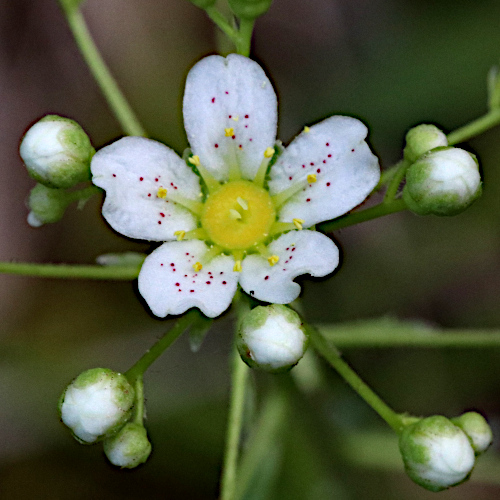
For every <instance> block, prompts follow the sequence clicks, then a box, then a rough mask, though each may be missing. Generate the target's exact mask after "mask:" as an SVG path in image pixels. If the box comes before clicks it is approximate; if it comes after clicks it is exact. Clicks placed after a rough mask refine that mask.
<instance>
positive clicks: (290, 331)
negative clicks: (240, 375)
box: [237, 304, 309, 372]
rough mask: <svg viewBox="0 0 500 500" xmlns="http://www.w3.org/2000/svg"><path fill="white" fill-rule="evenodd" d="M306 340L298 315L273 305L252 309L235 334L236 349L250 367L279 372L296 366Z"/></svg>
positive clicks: (288, 309)
mask: <svg viewBox="0 0 500 500" xmlns="http://www.w3.org/2000/svg"><path fill="white" fill-rule="evenodd" d="M308 343H309V337H308V335H307V334H306V332H305V330H304V328H303V326H302V321H301V319H300V317H299V315H298V314H297V313H296V312H295V311H293V310H292V309H290V308H289V307H286V306H283V305H280V304H272V305H270V306H258V307H256V308H254V309H252V310H251V311H250V312H249V313H248V314H247V315H246V316H245V317H244V319H243V321H242V323H241V326H240V328H239V331H238V338H237V347H238V351H239V353H240V356H241V358H242V359H243V361H244V362H245V363H247V364H248V365H249V366H250V367H251V368H258V369H261V370H266V371H270V372H282V371H286V370H289V369H290V368H292V367H293V366H295V365H296V364H297V363H298V362H299V360H300V359H301V358H302V356H303V355H304V353H305V352H306V349H307V346H308Z"/></svg>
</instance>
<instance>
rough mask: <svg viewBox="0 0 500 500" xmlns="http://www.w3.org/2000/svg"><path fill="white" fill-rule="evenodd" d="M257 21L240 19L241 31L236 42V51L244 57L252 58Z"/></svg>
mask: <svg viewBox="0 0 500 500" xmlns="http://www.w3.org/2000/svg"><path fill="white" fill-rule="evenodd" d="M254 24H255V19H240V31H239V33H238V35H239V36H238V38H237V40H236V51H237V52H238V54H241V55H242V56H245V57H249V56H250V47H251V43H252V32H253V26H254Z"/></svg>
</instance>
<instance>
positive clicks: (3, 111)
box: [0, 0, 500, 500]
mask: <svg viewBox="0 0 500 500" xmlns="http://www.w3.org/2000/svg"><path fill="white" fill-rule="evenodd" d="M83 10H84V14H85V17H86V19H87V21H88V23H89V26H90V29H91V31H92V33H93V35H94V37H95V40H96V42H97V44H98V45H99V47H100V48H101V50H102V53H103V55H104V57H105V59H106V60H107V62H108V63H109V65H110V67H111V69H112V71H113V72H114V74H115V76H116V77H117V79H118V81H119V82H120V84H121V86H122V88H123V90H124V92H125V94H126V95H127V96H128V98H129V100H130V102H131V103H132V105H133V107H134V108H135V109H136V111H137V113H138V115H139V117H140V118H141V120H142V122H143V124H144V125H145V127H146V129H147V130H148V131H149V132H150V134H151V136H152V137H154V138H156V139H159V140H161V141H163V142H165V143H166V144H168V145H170V146H171V147H173V148H174V149H176V150H177V151H178V152H182V150H183V148H185V147H186V145H187V144H186V139H185V135H184V131H183V128H182V114H181V111H182V110H181V98H182V92H183V84H184V78H185V75H186V74H187V71H188V70H189V68H190V67H191V66H192V65H193V64H194V62H196V61H197V60H199V59H200V58H201V57H203V56H204V55H207V54H209V53H213V52H214V51H215V50H216V46H217V40H218V38H219V35H218V34H217V32H216V30H215V28H214V27H213V26H212V24H211V23H210V21H209V20H208V19H207V18H206V16H205V15H204V13H203V12H202V11H200V10H198V9H197V8H196V7H194V6H193V5H191V4H190V3H189V2H188V1H187V0H163V1H161V0H148V1H140V0H101V1H98V0H88V1H87V2H86V4H85V6H84V9H83ZM499 26H500V2H498V1H493V0H491V1H482V2H468V1H465V0H454V1H451V0H449V1H435V0H434V1H431V0H419V1H415V0H413V1H412V0H308V1H301V0H275V1H274V4H273V5H272V7H271V9H270V10H269V12H268V14H267V15H265V16H264V17H262V18H261V19H260V20H259V21H258V22H257V25H256V29H255V36H254V52H253V56H254V57H255V58H256V59H257V60H258V61H259V62H260V63H261V64H262V65H263V66H264V67H265V68H266V71H267V72H268V74H269V75H270V77H271V78H272V80H273V82H274V84H275V88H276V91H277V93H278V96H279V102H280V132H279V136H280V138H281V139H282V140H283V141H284V142H285V143H286V142H288V141H290V139H291V138H292V137H293V136H294V134H296V133H297V132H298V131H299V130H300V129H301V128H302V127H303V125H304V124H311V123H314V122H316V121H318V120H320V119H322V118H324V117H326V116H328V115H331V114H335V113H342V114H349V115H353V116H357V117H359V118H360V119H362V120H363V121H364V122H365V123H367V124H368V126H369V128H370V136H369V139H370V142H371V145H372V148H373V150H374V151H375V152H376V153H377V154H378V155H379V157H380V158H381V164H382V166H383V167H388V166H390V165H392V164H393V163H394V162H395V161H397V160H398V159H399V158H400V155H401V147H402V144H403V138H404V134H405V133H406V131H407V129H409V128H410V127H411V126H413V125H415V124H418V123H422V122H430V123H435V124H437V125H439V126H441V127H443V129H445V130H446V131H450V130H453V129H454V128H456V127H458V126H460V125H462V124H464V123H467V122H468V121H470V120H472V119H473V118H476V117H477V116H479V115H481V114H483V113H484V112H485V111H486V104H485V103H486V85H485V80H486V73H487V71H488V69H489V68H490V67H491V66H492V65H494V64H497V63H498V62H499V59H500V29H499ZM47 113H57V114H61V115H65V116H69V117H71V118H73V119H75V120H77V121H78V122H79V123H80V124H81V125H82V126H83V127H84V128H85V129H86V130H87V132H88V133H89V135H90V136H91V138H92V140H93V143H94V145H95V146H96V147H101V146H102V145H104V144H106V143H108V142H110V141H112V140H114V139H115V138H117V137H118V136H120V133H121V132H120V128H119V126H118V124H117V123H116V121H115V120H114V118H113V116H112V115H111V113H110V112H109V110H108V107H107V105H106V102H105V101H104V99H103V98H102V96H101V95H100V93H99V90H98V88H97V87H96V84H95V83H94V82H93V80H92V78H91V76H90V74H89V72H88V70H87V69H86V67H85V65H84V63H83V61H82V60H81V58H80V56H79V54H78V51H77V49H76V47H75V45H74V43H73V41H72V38H71V35H70V32H69V30H68V28H67V26H66V23H65V20H64V18H63V16H62V14H61V12H60V11H59V9H58V6H57V4H56V1H55V0H37V1H36V2H32V1H30V0H17V1H4V2H2V4H1V5H0V117H1V119H0V153H1V158H2V163H1V167H0V168H1V172H2V182H0V208H1V210H2V217H1V218H0V260H12V259H15V260H20V261H36V262H70V263H73V262H74V263H91V262H93V261H94V259H95V257H96V256H98V255H100V254H102V253H106V252H116V251H123V250H135V251H147V250H148V246H147V245H145V244H143V243H140V242H133V241H128V240H125V239H124V238H122V237H120V236H118V235H117V234H115V233H113V231H111V230H110V229H109V227H107V226H106V224H105V223H104V221H103V220H102V218H101V216H100V213H99V208H100V201H99V200H97V199H95V200H92V201H91V202H89V203H88V205H87V206H86V207H85V209H84V210H83V211H76V210H74V209H71V210H69V211H68V213H67V216H66V217H65V218H64V219H63V221H62V222H60V223H58V224H54V225H52V226H46V227H42V228H40V229H36V230H35V229H32V228H30V227H29V226H28V225H27V223H26V215H27V210H26V208H25V199H26V197H27V194H28V192H29V189H30V188H31V187H32V185H33V184H34V183H33V181H31V180H30V179H29V178H28V176H27V174H26V173H25V171H24V170H23V166H22V163H21V161H20V159H19V157H18V146H19V141H20V138H21V137H22V135H23V133H24V132H25V130H26V129H27V128H28V127H29V125H30V124H31V123H33V122H34V121H36V120H37V119H38V118H40V117H41V116H43V115H44V114H47ZM499 138H500V129H494V130H492V131H490V132H488V133H487V134H484V135H483V136H481V137H480V138H477V139H474V140H472V141H471V142H470V143H469V144H467V146H466V147H467V148H468V149H469V150H471V151H473V152H475V153H476V154H477V155H478V156H479V157H480V159H481V164H482V169H483V175H484V195H483V197H482V198H481V199H480V200H479V201H478V202H477V203H475V204H474V205H473V207H472V208H471V209H470V210H468V211H467V212H466V213H464V214H462V215H460V216H457V217H454V218H449V219H447V218H446V219H445V218H434V217H428V218H423V217H417V216H414V215H412V214H409V213H403V214H398V215H392V216H389V217H386V218H384V219H380V220H376V221H372V222H369V223H365V224H363V225H361V226H355V227H351V228H348V229H344V230H342V231H338V232H336V233H335V235H334V237H335V239H336V241H337V243H338V244H339V245H341V248H342V250H343V264H342V266H341V268H340V270H339V271H338V272H337V273H336V274H335V275H334V276H332V277H330V278H329V279H327V280H322V281H321V282H316V283H313V282H312V281H311V280H304V281H303V284H304V286H303V289H304V294H303V296H304V307H305V311H306V316H307V317H308V318H309V319H310V320H311V321H316V322H322V323H338V322H343V321H350V320H355V319H363V318H375V317H380V316H384V315H393V316H396V317H399V318H403V319H404V318H408V319H420V320H423V321H425V322H427V323H428V324H429V325H436V326H443V327H450V328H453V327H456V328H493V329H499V325H500V307H499V299H500V259H499V257H500V220H499V217H498V212H499V208H500V173H499V167H498V166H499V160H500V141H499ZM0 298H1V300H0V315H1V318H0V342H1V348H0V382H1V383H0V401H1V404H0V443H1V445H0V494H1V495H2V496H3V497H4V498H16V499H17V498H19V499H23V498H37V499H38V498H39V499H45V498H47V499H48V498H50V499H90V498H92V499H101V498H102V499H104V498H106V499H115V498H116V499H118V498H119V499H128V498H130V499H132V498H165V497H166V498H172V499H212V498H215V497H216V495H217V488H218V477H219V472H220V463H221V456H222V447H223V442H224V429H225V424H226V413H227V400H228V399H227V398H228V389H229V368H228V353H229V350H230V347H229V346H230V339H231V328H232V323H231V320H230V318H222V319H221V320H219V321H217V323H216V324H215V326H214V328H213V329H212V331H211V333H210V334H209V337H208V338H207V340H206V342H205V343H204V345H203V347H202V349H201V351H200V352H199V353H197V354H193V353H191V351H190V350H189V345H188V342H187V339H186V338H183V339H181V340H180V341H179V342H178V343H177V344H176V345H175V346H174V347H173V348H172V349H171V350H169V351H168V352H167V353H166V354H165V355H164V356H163V358H162V359H161V360H160V361H158V362H157V363H156V364H155V365H154V366H153V367H152V369H151V370H150V371H149V372H148V373H147V375H146V378H145V382H146V397H147V411H148V420H147V427H148V431H149V434H150V437H151V440H152V442H153V448H154V451H153V454H152V455H151V457H150V460H149V462H148V463H147V464H146V465H145V466H143V467H142V468H140V469H138V470H136V471H119V470H116V469H115V468H113V467H111V466H110V465H108V464H107V463H106V461H105V459H104V457H103V455H102V451H101V448H100V447H99V446H93V447H84V446H81V445H78V444H77V443H76V442H75V441H74V440H73V439H72V438H71V437H70V435H69V433H68V432H67V430H66V429H64V428H63V426H62V425H61V424H60V423H59V422H58V417H57V413H56V402H57V398H58V396H59V394H60V392H61V391H62V389H63V388H64V386H65V385H66V384H67V383H68V382H69V381H70V380H71V379H72V378H73V377H74V376H76V375H77V374H78V373H79V372H81V371H83V370H84V369H87V368H90V367H94V366H107V367H111V368H113V369H116V370H118V371H123V370H126V369H127V368H128V367H129V366H130V365H131V364H132V363H133V362H134V361H135V360H136V359H137V358H138V357H139V356H140V355H141V354H142V353H143V352H144V351H145V350H146V349H148V347H149V346H150V345H151V344H152V343H153V342H154V341H155V340H156V339H157V338H159V337H160V336H161V335H162V334H163V332H165V331H166V330H167V329H168V328H169V327H170V324H171V323H170V321H168V320H167V321H160V320H158V319H154V318H153V317H152V316H151V315H150V314H149V313H148V311H147V309H146V308H145V307H144V306H143V304H142V303H141V302H140V301H139V300H138V297H137V293H136V289H135V285H134V284H130V283H98V282H95V283H94V282H78V281H63V280H60V281H56V280H40V279H33V278H24V277H11V276H0ZM345 355H346V358H347V359H348V360H349V361H350V363H351V364H352V365H353V366H354V367H355V368H356V369H357V371H358V372H359V373H360V374H361V375H362V376H363V377H364V378H365V379H366V380H367V381H368V382H369V383H370V384H371V385H372V386H373V387H374V388H375V389H376V390H377V391H378V392H379V393H380V394H381V395H382V396H383V397H384V398H386V400H387V401H388V402H389V403H390V404H391V405H392V406H393V407H394V408H395V409H396V410H398V411H408V412H411V413H414V414H417V415H427V414H435V413H442V414H444V415H447V416H450V417H451V416H455V415H458V414H459V413H461V412H463V411H464V410H466V409H480V410H481V411H483V412H484V413H485V414H486V415H487V416H488V419H489V421H490V424H491V425H492V427H493V430H494V432H495V433H496V435H497V436H498V435H500V400H499V397H498V396H499V393H500V350H496V349H483V350H479V349H477V350H476V349H467V350H466V349H461V350H424V349H401V348H399V349H378V350H377V349H351V350H346V351H345ZM304 363H306V362H304ZM319 366H320V371H321V373H322V374H323V377H324V378H323V381H322V383H321V384H320V385H319V386H315V389H314V390H310V391H306V393H305V394H304V393H299V392H298V391H296V390H294V389H290V390H289V391H288V392H289V397H290V401H291V402H290V405H289V408H288V413H287V415H286V418H285V422H286V423H284V424H283V426H282V429H281V432H280V433H279V436H276V437H275V439H274V440H270V442H269V454H268V456H267V457H266V459H265V460H263V461H262V471H261V473H260V474H259V476H258V478H257V479H258V480H256V481H255V483H254V486H253V488H252V494H251V495H248V496H247V497H245V498H248V499H250V498H255V499H262V500H266V499H282V498H290V499H298V500H302V499H330V498H335V499H360V498H362V499H367V500H371V499H374V500H378V499H384V500H385V499H387V500H391V499H409V500H417V499H418V500H420V499H423V500H425V499H430V498H432V497H433V496H434V495H435V494H432V493H429V492H426V491H425V490H422V489H421V488H419V487H418V486H416V485H414V484H413V483H412V482H411V481H410V480H409V479H408V478H407V477H406V476H405V475H404V473H403V472H402V465H401V464H400V462H399V458H398V454H397V446H396V443H395V441H394V439H393V438H392V437H391V436H390V434H386V433H384V431H385V430H386V429H385V427H384V425H383V423H382V422H381V421H380V420H379V418H378V417H377V416H376V415H375V414H374V413H373V412H372V411H371V410H370V409H369V408H367V407H366V406H365V405H364V403H362V402H361V401H359V399H358V398H357V397H356V396H355V395H354V394H353V393H352V392H351V390H350V389H349V388H348V387H346V385H345V384H344V383H343V382H342V381H341V380H340V379H339V378H338V377H337V376H336V375H335V374H334V373H333V372H330V371H328V370H326V369H324V367H323V366H322V365H321V364H320V365H319ZM253 381H254V384H255V387H257V388H258V391H257V396H256V400H257V404H258V402H259V398H260V394H262V392H264V391H265V390H269V388H270V387H272V386H273V385H274V384H275V382H276V380H274V379H273V377H269V376H263V375H258V376H254V379H253ZM286 383H289V381H288V382H286V381H285V385H286ZM288 392H287V394H288ZM499 451H500V447H499V446H498V444H496V445H495V444H494V445H493V449H492V450H490V451H489V452H488V454H489V455H490V458H492V457H494V456H495V455H496V456H497V457H498V454H499ZM486 458H487V457H485V463H487V462H486ZM480 465H481V464H480ZM484 471H486V469H484ZM486 472H488V471H486ZM486 472H485V473H483V474H480V473H479V468H478V474H477V476H478V477H477V478H475V475H474V474H473V476H472V480H471V481H470V482H469V483H467V484H465V485H463V486H461V487H459V488H456V489H453V490H450V491H447V492H444V493H440V494H439V495H440V498H443V499H449V500H451V499H464V498H467V499H481V500H484V499H485V500H488V499H497V498H499V497H500V468H499V469H498V470H496V469H495V468H494V467H493V468H492V469H491V470H489V472H488V473H486ZM487 476H489V479H488V477H487ZM495 479H496V481H495ZM495 483H496V484H495Z"/></svg>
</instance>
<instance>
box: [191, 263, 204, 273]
mask: <svg viewBox="0 0 500 500" xmlns="http://www.w3.org/2000/svg"><path fill="white" fill-rule="evenodd" d="M193 269H194V270H195V271H196V272H198V271H201V270H202V269H203V266H202V265H201V262H197V263H196V264H193Z"/></svg>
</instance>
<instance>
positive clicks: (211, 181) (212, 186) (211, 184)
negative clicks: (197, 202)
mask: <svg viewBox="0 0 500 500" xmlns="http://www.w3.org/2000/svg"><path fill="white" fill-rule="evenodd" d="M188 161H189V163H191V165H194V166H195V167H196V168H197V169H198V173H199V174H200V177H201V178H202V179H203V182H204V183H205V185H206V186H207V189H208V191H209V193H214V192H215V191H217V189H219V188H220V182H219V181H218V180H217V179H216V178H215V177H214V176H213V175H212V174H211V173H210V172H209V171H208V170H207V169H206V168H205V167H204V166H203V165H202V164H201V162H200V157H199V156H198V155H194V156H191V158H189V159H188Z"/></svg>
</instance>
